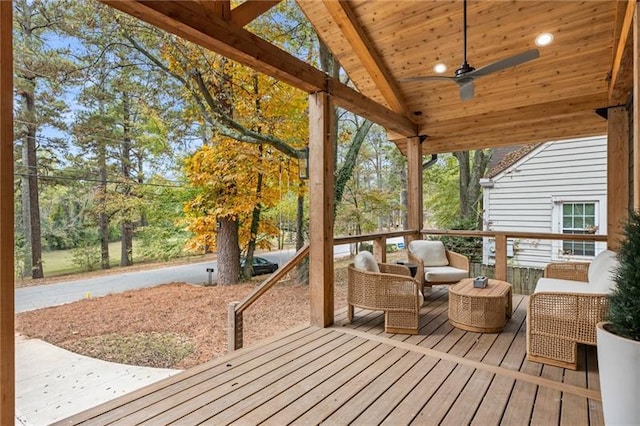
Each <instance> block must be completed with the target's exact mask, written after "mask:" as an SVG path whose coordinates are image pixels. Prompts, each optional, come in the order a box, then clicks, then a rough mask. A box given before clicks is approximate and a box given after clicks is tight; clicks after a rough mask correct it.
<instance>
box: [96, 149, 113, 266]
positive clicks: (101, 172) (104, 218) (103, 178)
mask: <svg viewBox="0 0 640 426" xmlns="http://www.w3.org/2000/svg"><path fill="white" fill-rule="evenodd" d="M97 146H98V176H99V178H98V179H99V181H100V182H99V183H98V197H97V203H98V210H99V212H100V213H99V215H98V227H99V232H100V267H101V268H102V269H109V268H110V267H111V265H110V264H109V215H108V214H107V148H106V146H105V145H104V144H103V143H98V144H97Z"/></svg>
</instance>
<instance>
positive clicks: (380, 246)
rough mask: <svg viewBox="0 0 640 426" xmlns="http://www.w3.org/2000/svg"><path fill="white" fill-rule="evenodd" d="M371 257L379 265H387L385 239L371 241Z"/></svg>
mask: <svg viewBox="0 0 640 426" xmlns="http://www.w3.org/2000/svg"><path fill="white" fill-rule="evenodd" d="M373 256H374V257H375V258H376V260H377V261H378V262H379V263H387V238H386V237H380V238H376V239H375V240H373Z"/></svg>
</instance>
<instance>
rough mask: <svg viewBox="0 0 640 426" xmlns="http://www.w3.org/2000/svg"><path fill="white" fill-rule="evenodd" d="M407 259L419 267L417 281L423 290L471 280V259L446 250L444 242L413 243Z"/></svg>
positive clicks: (423, 241) (410, 244) (420, 241)
mask: <svg viewBox="0 0 640 426" xmlns="http://www.w3.org/2000/svg"><path fill="white" fill-rule="evenodd" d="M407 258H408V259H409V262H410V263H413V264H415V265H418V272H417V274H416V280H418V282H419V283H420V284H421V285H422V288H423V289H424V287H431V286H433V285H437V284H456V283H458V282H459V281H460V280H462V279H464V278H469V259H468V258H467V257H466V256H464V255H462V254H459V253H456V252H453V251H450V250H446V249H445V247H444V244H443V243H442V241H427V240H415V241H411V242H410V243H409V250H408V251H407Z"/></svg>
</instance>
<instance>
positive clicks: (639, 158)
mask: <svg viewBox="0 0 640 426" xmlns="http://www.w3.org/2000/svg"><path fill="white" fill-rule="evenodd" d="M638 25H639V23H638V8H637V7H636V10H635V12H634V14H633V209H634V210H638V209H640V46H639V43H640V41H639V38H640V34H639V33H638V31H639V29H638Z"/></svg>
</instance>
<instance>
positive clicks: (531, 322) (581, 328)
mask: <svg viewBox="0 0 640 426" xmlns="http://www.w3.org/2000/svg"><path fill="white" fill-rule="evenodd" d="M615 266H616V260H615V253H613V252H611V251H609V250H606V251H604V252H602V253H601V254H599V255H598V256H597V257H596V258H595V259H594V261H593V262H592V263H591V264H589V263H583V262H566V263H552V264H549V265H547V267H546V268H545V271H544V278H541V279H540V280H539V281H538V284H537V285H536V290H535V292H534V294H532V295H531V296H529V304H528V306H527V359H528V360H530V361H535V362H542V363H545V364H550V365H555V366H558V367H563V368H569V369H572V370H575V369H576V368H577V350H578V343H581V344H586V345H595V344H596V324H597V323H598V322H600V321H603V320H604V318H605V315H606V313H607V311H608V299H607V295H608V293H609V292H610V288H611V285H612V282H613V276H612V270H613V269H614V268H615Z"/></svg>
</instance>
